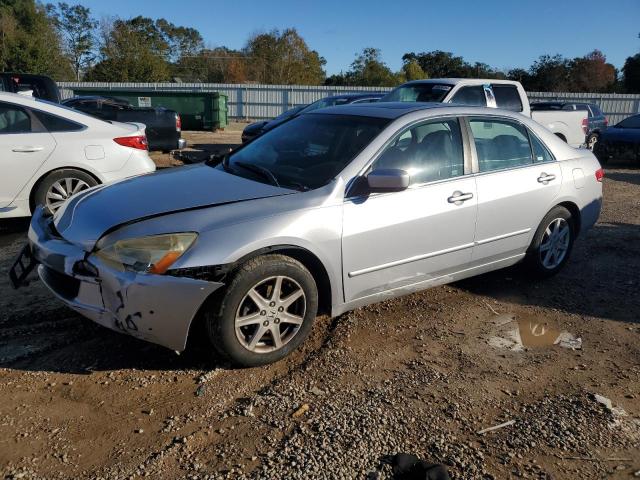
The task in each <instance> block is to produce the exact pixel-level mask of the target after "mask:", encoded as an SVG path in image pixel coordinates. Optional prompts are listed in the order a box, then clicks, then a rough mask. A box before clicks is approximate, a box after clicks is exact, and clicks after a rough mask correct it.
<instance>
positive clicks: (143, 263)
mask: <svg viewBox="0 0 640 480" xmlns="http://www.w3.org/2000/svg"><path fill="white" fill-rule="evenodd" d="M197 237H198V234H197V233H194V232H185V233H168V234H163V235H151V236H148V237H139V238H127V239H123V240H116V241H115V242H113V243H107V244H106V245H99V247H98V251H97V252H96V255H97V256H98V257H100V258H102V259H104V260H106V261H108V262H115V263H117V264H121V265H124V266H126V267H128V268H130V269H132V270H135V271H136V272H142V273H155V274H159V275H162V274H163V273H165V272H166V271H167V270H168V269H169V268H170V267H171V265H173V264H174V263H175V262H176V260H178V258H180V257H181V256H182V254H183V253H184V252H186V251H187V250H188V249H189V247H190V246H191V245H192V244H193V242H194V241H195V240H196V238H197Z"/></svg>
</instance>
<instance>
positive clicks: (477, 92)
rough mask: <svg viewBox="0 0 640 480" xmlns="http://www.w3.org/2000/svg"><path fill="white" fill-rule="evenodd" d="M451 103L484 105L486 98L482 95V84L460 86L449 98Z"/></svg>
mask: <svg viewBox="0 0 640 480" xmlns="http://www.w3.org/2000/svg"><path fill="white" fill-rule="evenodd" d="M451 103H457V104H459V105H473V106H479V107H486V106H487V99H486V97H485V96H484V87H483V86H482V85H477V86H473V87H462V88H461V89H460V90H458V91H457V92H456V93H455V95H454V96H453V98H452V99H451Z"/></svg>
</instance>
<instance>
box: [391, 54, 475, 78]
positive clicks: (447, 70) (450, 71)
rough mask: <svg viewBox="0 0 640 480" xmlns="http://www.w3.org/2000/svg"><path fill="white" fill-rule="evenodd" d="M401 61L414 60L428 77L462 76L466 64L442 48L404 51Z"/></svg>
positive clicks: (464, 72) (408, 61) (460, 58)
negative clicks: (429, 50)
mask: <svg viewBox="0 0 640 480" xmlns="http://www.w3.org/2000/svg"><path fill="white" fill-rule="evenodd" d="M402 61H403V62H404V63H405V64H406V63H410V62H416V63H417V64H418V65H419V66H420V68H422V70H423V71H424V72H425V73H426V74H427V75H428V77H429V78H447V77H464V76H466V75H465V74H466V73H467V70H466V67H467V64H466V62H465V61H464V59H463V58H462V57H456V56H455V55H453V53H451V52H443V51H442V50H434V51H432V52H422V53H413V52H410V53H405V54H404V55H403V56H402Z"/></svg>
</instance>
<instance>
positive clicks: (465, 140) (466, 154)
mask: <svg viewBox="0 0 640 480" xmlns="http://www.w3.org/2000/svg"><path fill="white" fill-rule="evenodd" d="M450 119H456V120H458V125H459V127H460V137H461V139H462V155H463V168H464V173H463V174H462V175H458V176H457V177H451V178H443V179H441V180H433V181H431V182H423V183H415V184H412V185H409V187H408V188H407V189H406V190H415V189H418V188H422V187H426V186H429V185H434V184H440V183H446V182H450V181H454V180H459V179H461V178H465V177H470V176H472V175H473V172H472V170H471V159H470V154H471V143H470V141H469V137H468V131H467V129H466V126H463V124H462V123H463V116H461V115H459V114H448V115H446V114H445V115H441V116H437V117H432V118H421V119H417V120H414V121H413V122H411V123H408V124H406V125H404V126H402V127H401V128H399V129H398V130H396V131H395V132H394V133H393V135H391V136H390V137H389V140H387V141H386V142H385V143H384V145H382V146H381V147H380V148H379V149H378V151H376V152H375V153H374V154H373V156H372V157H371V159H370V160H369V161H368V162H367V163H366V165H365V166H364V167H363V168H361V169H360V171H359V172H358V173H357V174H356V175H355V176H354V177H353V178H352V179H351V180H349V184H348V187H347V191H346V193H345V200H353V199H357V198H362V197H364V196H367V197H369V198H372V197H379V196H385V195H391V194H394V193H402V192H404V191H406V190H401V191H400V192H374V193H369V194H367V195H352V194H351V190H352V189H353V185H354V184H355V179H356V178H358V177H362V176H364V174H365V172H367V170H369V168H371V165H372V164H373V163H374V162H375V161H376V160H378V159H379V158H380V155H382V153H383V152H384V151H385V150H386V149H387V148H388V147H389V146H390V145H391V144H392V143H393V142H394V141H396V139H397V138H399V137H400V136H401V135H403V134H404V133H405V132H406V131H407V130H411V129H412V128H414V127H416V126H418V125H420V124H423V123H438V122H439V121H442V120H450Z"/></svg>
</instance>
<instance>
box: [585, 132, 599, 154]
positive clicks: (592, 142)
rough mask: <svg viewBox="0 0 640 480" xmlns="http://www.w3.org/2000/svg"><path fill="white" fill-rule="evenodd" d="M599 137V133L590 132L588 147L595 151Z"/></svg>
mask: <svg viewBox="0 0 640 480" xmlns="http://www.w3.org/2000/svg"><path fill="white" fill-rule="evenodd" d="M599 139H600V135H598V134H597V133H592V134H590V135H589V136H588V137H587V142H586V143H587V148H588V149H589V150H591V151H592V152H593V151H594V149H595V147H596V144H597V143H598V140H599Z"/></svg>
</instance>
